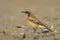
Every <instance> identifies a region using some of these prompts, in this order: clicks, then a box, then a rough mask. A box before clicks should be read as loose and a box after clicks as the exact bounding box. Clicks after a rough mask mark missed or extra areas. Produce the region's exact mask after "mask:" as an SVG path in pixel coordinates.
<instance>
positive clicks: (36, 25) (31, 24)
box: [27, 20, 38, 28]
mask: <svg viewBox="0 0 60 40" xmlns="http://www.w3.org/2000/svg"><path fill="white" fill-rule="evenodd" d="M27 22H28V24H29V25H30V26H32V27H34V28H36V27H38V24H36V23H33V22H30V21H29V20H27Z"/></svg>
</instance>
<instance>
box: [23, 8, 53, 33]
mask: <svg viewBox="0 0 60 40" xmlns="http://www.w3.org/2000/svg"><path fill="white" fill-rule="evenodd" d="M22 13H25V14H26V15H27V18H26V22H27V23H28V24H29V25H30V26H31V27H33V29H34V30H35V31H36V28H42V29H45V30H46V31H44V32H47V31H51V32H53V31H52V30H51V29H49V28H48V27H47V26H46V25H44V24H43V23H42V22H41V21H40V20H39V19H38V18H37V17H36V16H35V15H34V14H33V13H32V12H31V11H30V10H29V9H27V10H24V11H22Z"/></svg>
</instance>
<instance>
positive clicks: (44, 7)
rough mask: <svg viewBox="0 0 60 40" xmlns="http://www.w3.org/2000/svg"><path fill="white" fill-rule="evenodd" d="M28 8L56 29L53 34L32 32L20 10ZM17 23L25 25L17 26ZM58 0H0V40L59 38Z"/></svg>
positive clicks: (38, 30)
mask: <svg viewBox="0 0 60 40" xmlns="http://www.w3.org/2000/svg"><path fill="white" fill-rule="evenodd" d="M25 9H29V10H31V11H32V13H34V14H35V15H37V16H38V18H39V20H41V21H42V22H43V24H45V25H47V26H51V25H53V26H54V28H53V29H52V30H57V31H58V33H55V36H53V35H51V33H47V34H43V33H41V31H40V29H37V31H36V32H35V33H34V32H33V29H32V28H31V27H30V26H29V25H28V24H27V23H26V15H25V14H23V13H21V11H23V10H25ZM18 25H22V26H23V25H27V26H26V27H24V29H23V28H17V26H18ZM59 29H60V0H0V40H60V30H59Z"/></svg>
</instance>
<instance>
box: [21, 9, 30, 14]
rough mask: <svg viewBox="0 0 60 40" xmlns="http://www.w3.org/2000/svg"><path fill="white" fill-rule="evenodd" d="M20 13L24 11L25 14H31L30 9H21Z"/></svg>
mask: <svg viewBox="0 0 60 40" xmlns="http://www.w3.org/2000/svg"><path fill="white" fill-rule="evenodd" d="M22 13H25V14H28V15H29V14H31V12H30V10H25V11H22Z"/></svg>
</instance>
